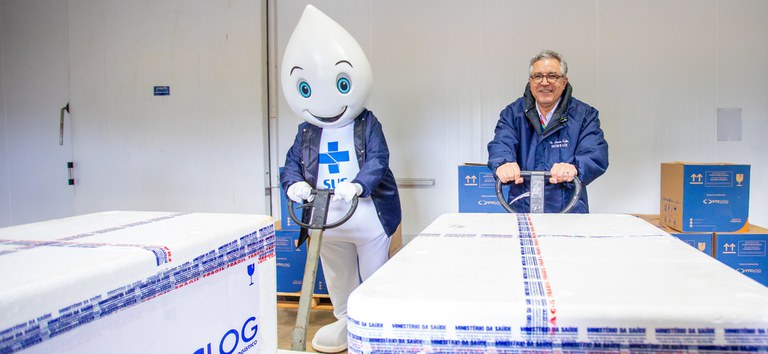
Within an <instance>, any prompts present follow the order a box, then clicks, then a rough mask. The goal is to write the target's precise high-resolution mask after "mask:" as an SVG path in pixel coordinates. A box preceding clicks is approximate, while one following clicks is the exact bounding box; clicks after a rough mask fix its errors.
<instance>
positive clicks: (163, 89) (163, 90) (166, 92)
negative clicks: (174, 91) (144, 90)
mask: <svg viewBox="0 0 768 354" xmlns="http://www.w3.org/2000/svg"><path fill="white" fill-rule="evenodd" d="M170 95H171V87H170V86H155V96H170Z"/></svg>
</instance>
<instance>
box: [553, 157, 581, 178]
mask: <svg viewBox="0 0 768 354" xmlns="http://www.w3.org/2000/svg"><path fill="white" fill-rule="evenodd" d="M578 173H579V171H577V170H576V166H574V165H571V164H569V163H565V162H558V163H556V164H554V165H553V166H552V169H550V170H549V174H550V175H551V176H550V177H549V183H562V182H571V181H573V177H576V175H577V174H578Z"/></svg>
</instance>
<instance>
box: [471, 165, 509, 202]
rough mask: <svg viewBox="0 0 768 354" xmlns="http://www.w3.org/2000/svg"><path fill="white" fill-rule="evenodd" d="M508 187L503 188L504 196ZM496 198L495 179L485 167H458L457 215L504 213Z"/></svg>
mask: <svg viewBox="0 0 768 354" xmlns="http://www.w3.org/2000/svg"><path fill="white" fill-rule="evenodd" d="M508 190H509V188H508V187H506V186H504V188H503V193H504V196H506V195H507V191H508ZM506 212H507V211H506V210H504V208H503V207H502V206H501V203H500V202H499V199H498V198H497V197H496V179H495V178H494V177H493V172H491V170H490V169H489V168H488V166H486V165H481V164H465V165H460V166H459V213H506Z"/></svg>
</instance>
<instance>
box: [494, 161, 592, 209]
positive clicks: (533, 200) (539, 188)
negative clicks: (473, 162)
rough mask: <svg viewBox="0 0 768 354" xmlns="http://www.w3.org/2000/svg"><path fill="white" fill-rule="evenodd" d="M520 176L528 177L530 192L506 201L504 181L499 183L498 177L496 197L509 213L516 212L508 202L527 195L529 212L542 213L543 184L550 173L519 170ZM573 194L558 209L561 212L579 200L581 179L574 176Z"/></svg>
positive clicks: (571, 207)
mask: <svg viewBox="0 0 768 354" xmlns="http://www.w3.org/2000/svg"><path fill="white" fill-rule="evenodd" d="M520 176H521V177H523V178H528V179H529V181H530V184H531V190H530V192H525V193H523V194H520V195H518V196H516V197H515V198H513V199H512V201H507V198H506V197H505V196H504V193H503V192H502V185H503V184H504V183H501V180H500V179H497V180H496V197H497V198H498V199H499V202H500V203H501V206H502V207H504V209H505V210H506V211H507V212H510V213H516V211H515V210H514V209H512V206H510V204H512V203H514V202H516V201H517V200H519V199H522V198H525V197H529V198H530V203H529V206H530V213H531V214H536V213H543V212H544V184H545V182H546V180H547V179H548V178H549V177H551V176H552V174H550V173H549V171H520ZM571 183H573V195H572V196H571V200H570V202H568V205H566V206H565V208H563V210H561V211H560V213H561V214H565V213H568V212H570V211H571V209H573V207H574V206H575V205H576V202H578V201H579V197H580V196H581V180H580V179H579V178H578V177H576V176H574V177H573V182H571Z"/></svg>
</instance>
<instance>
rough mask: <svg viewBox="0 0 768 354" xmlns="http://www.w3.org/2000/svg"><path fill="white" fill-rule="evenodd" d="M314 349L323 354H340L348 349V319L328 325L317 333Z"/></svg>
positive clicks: (313, 340)
mask: <svg viewBox="0 0 768 354" xmlns="http://www.w3.org/2000/svg"><path fill="white" fill-rule="evenodd" d="M312 348H314V349H315V350H317V351H318V352H321V353H338V352H340V351H343V350H345V349H347V318H346V317H342V318H341V319H340V320H338V321H336V322H334V323H331V324H327V325H325V326H323V327H322V328H320V329H319V330H318V331H317V333H315V338H313V339H312Z"/></svg>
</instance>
